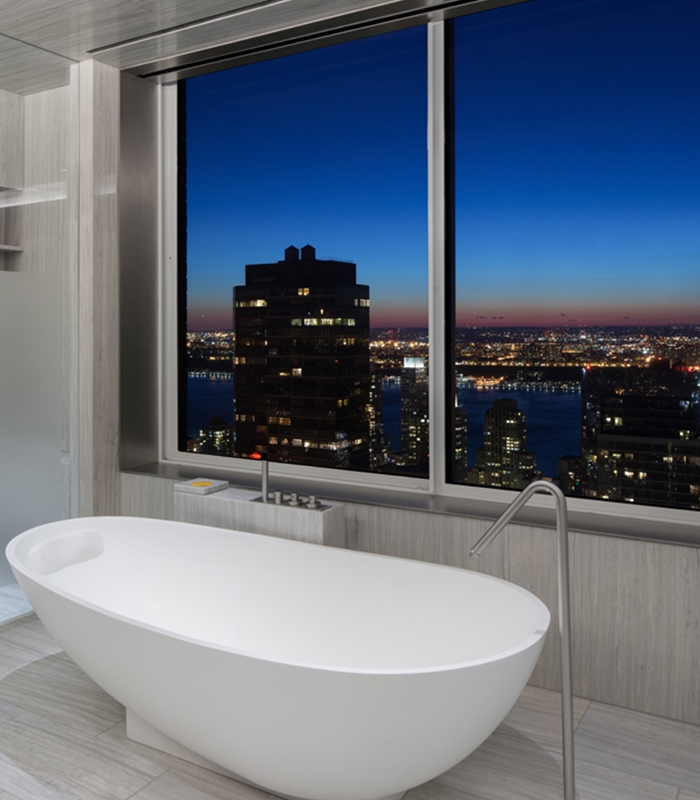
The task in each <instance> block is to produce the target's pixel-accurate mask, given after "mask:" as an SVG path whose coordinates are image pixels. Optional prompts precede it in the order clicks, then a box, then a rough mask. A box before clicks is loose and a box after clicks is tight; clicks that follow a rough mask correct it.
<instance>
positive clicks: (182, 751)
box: [126, 708, 406, 800]
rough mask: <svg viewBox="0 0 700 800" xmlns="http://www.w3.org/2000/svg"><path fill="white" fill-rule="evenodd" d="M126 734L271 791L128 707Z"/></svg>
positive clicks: (394, 799) (393, 798)
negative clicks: (196, 749) (202, 752)
mask: <svg viewBox="0 0 700 800" xmlns="http://www.w3.org/2000/svg"><path fill="white" fill-rule="evenodd" d="M126 736H127V738H128V739H131V741H132V742H138V743H139V744H145V745H146V746H147V747H152V748H153V749H154V750H160V751H161V753H167V754H168V755H171V756H176V757H177V758H181V759H182V760H183V761H188V762H189V763H190V764H196V765H197V766H198V767H204V768H205V769H208V770H211V772H216V773H218V774H219V775H224V776H226V777H227V778H233V780H236V781H239V782H240V783H245V784H246V785H247V786H253V787H254V788H255V789H262V790H263V791H265V792H269V791H270V789H268V788H267V787H265V786H260V785H259V784H257V783H251V781H249V780H246V779H245V778H242V777H241V776H240V775H236V773H235V772H231V771H230V770H228V769H226V768H225V767H221V766H219V764H215V763H214V762H213V761H209V759H207V758H204V757H203V756H200V755H199V754H198V753H195V752H193V751H192V750H189V749H188V748H187V747H183V746H182V745H181V744H179V743H178V742H176V741H175V740H174V739H171V738H170V737H169V736H166V735H165V734H164V733H161V732H160V731H158V730H156V729H155V728H153V727H152V726H151V725H149V724H148V723H147V722H144V721H143V720H142V719H141V718H140V717H139V716H137V715H136V714H134V712H133V711H131V710H129V709H128V708H127V709H126ZM405 794H406V792H399V793H398V794H392V795H388V796H387V797H378V798H377V800H401V798H402V797H403V796H404V795H405ZM275 795H276V796H277V797H282V798H284V800H300V798H298V797H292V796H291V795H288V794H280V793H279V792H275Z"/></svg>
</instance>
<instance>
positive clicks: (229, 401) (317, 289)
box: [181, 28, 428, 475]
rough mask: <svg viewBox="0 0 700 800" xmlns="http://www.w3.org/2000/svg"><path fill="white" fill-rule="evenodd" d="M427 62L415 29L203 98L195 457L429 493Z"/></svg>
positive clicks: (292, 64) (243, 79)
mask: <svg viewBox="0 0 700 800" xmlns="http://www.w3.org/2000/svg"><path fill="white" fill-rule="evenodd" d="M426 60H427V54H426V33H425V28H413V29H409V30H405V31H400V32H396V33H391V34H385V35H382V36H376V37H372V38H368V39H364V40H360V41H355V42H349V43H346V44H342V45H336V46H333V47H328V48H323V49H319V50H314V51H310V52H306V53H301V54H297V55H293V56H288V57H285V58H279V59H275V60H272V61H266V62H261V63H256V64H251V65H247V66H244V67H239V68H236V69H232V70H227V71H222V72H218V73H213V74H209V75H205V76H202V77H197V78H191V79H188V80H187V81H186V109H187V111H186V126H185V131H184V133H185V135H186V157H187V168H186V169H187V181H186V195H187V196H186V208H187V229H186V254H187V259H186V260H187V332H186V341H185V342H183V343H182V346H183V347H186V375H184V374H183V375H181V379H184V380H186V382H187V390H186V398H187V400H186V414H184V413H181V424H182V426H183V428H184V429H185V432H186V436H181V439H183V440H185V441H186V442H187V444H186V447H187V449H188V450H190V451H194V452H203V453H210V454H218V455H228V456H237V457H241V458H259V457H260V455H261V453H263V452H268V453H269V458H270V459H271V460H275V461H282V462H289V463H296V464H304V465H309V466H323V467H338V468H345V469H347V468H349V469H357V470H372V471H382V472H398V473H404V472H405V473H410V474H418V475H427V456H428V453H427V425H428V422H427V344H428V342H427V325H428V321H427V317H428V310H427V232H426V218H427V211H426V203H427V201H426V183H427V178H426V169H427V168H426V127H427V126H426V105H427V104H426ZM182 411H184V409H181V412H182Z"/></svg>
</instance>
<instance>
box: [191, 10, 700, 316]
mask: <svg viewBox="0 0 700 800" xmlns="http://www.w3.org/2000/svg"><path fill="white" fill-rule="evenodd" d="M698 41H700V4H698V3H697V0H694V1H693V2H691V1H690V0H680V1H679V0H670V1H669V2H664V3H662V4H659V3H658V0H654V1H653V0H531V2H529V3H524V4H522V5H520V6H515V7H511V8H505V9H497V10H495V11H490V12H485V13H481V14H475V15H471V16H469V17H462V18H460V19H458V20H457V21H456V23H455V69H456V104H457V107H456V140H457V286H458V324H459V325H489V326H491V325H504V326H516V325H524V324H527V325H543V326H554V325H564V324H567V325H570V324H575V325H579V324H587V325H595V324H630V325H631V324H668V323H699V322H700V302H699V301H700V213H699V212H700V148H699V147H698V139H699V138H700V47H699V46H698V44H697V43H698ZM426 56H427V47H426V32H425V29H424V28H413V29H409V30H406V31H399V32H396V33H392V34H385V35H382V36H375V37H371V38H369V39H365V40H362V41H358V42H350V43H347V44H344V45H339V46H334V47H329V48H323V49H319V50H315V51H311V52H308V53H302V54H299V55H295V56H291V57H287V58H284V59H276V60H272V61H268V62H263V63H259V64H252V65H249V66H246V67H241V68H239V69H235V70H228V71H225V72H219V73H212V74H210V75H206V76H202V77H199V78H193V79H190V80H189V81H188V91H187V103H188V129H187V136H188V213H189V223H188V237H189V244H188V246H189V251H188V270H189V271H188V276H189V327H190V329H191V330H213V329H221V328H230V327H231V325H232V323H231V288H232V287H233V286H234V285H236V284H239V283H243V282H244V281H243V267H244V265H245V264H247V263H262V262H269V261H276V260H278V259H281V258H282V257H283V251H284V249H285V247H287V246H288V245H290V244H294V245H296V246H297V247H301V246H303V245H305V244H308V243H310V244H312V245H314V246H315V247H316V249H317V254H318V256H319V257H321V258H324V257H326V258H339V259H347V260H351V261H354V262H356V263H357V265H358V281H359V282H360V283H367V284H369V285H370V291H371V298H372V316H371V322H372V325H373V326H376V327H387V326H426V325H427V289H428V282H427V229H426V218H427V200H426V193H427V163H426V125H427V120H426V104H427V89H426V74H425V62H426Z"/></svg>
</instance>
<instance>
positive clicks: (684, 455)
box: [582, 360, 700, 508]
mask: <svg viewBox="0 0 700 800" xmlns="http://www.w3.org/2000/svg"><path fill="white" fill-rule="evenodd" d="M582 400H583V402H582V407H583V437H582V443H583V454H582V458H583V461H584V464H585V467H586V470H587V473H588V476H587V486H588V489H587V491H586V494H588V495H589V496H591V497H600V498H603V499H606V500H623V501H627V502H639V503H647V504H658V505H669V504H673V503H677V504H682V505H683V506H684V507H686V508H700V416H699V412H700V403H699V400H698V379H697V375H696V374H695V373H692V372H685V371H683V370H676V369H672V368H671V367H670V365H669V363H668V362H667V361H663V360H660V361H659V362H657V363H656V364H655V365H653V366H652V367H648V368H644V367H628V368H624V369H623V368H607V367H599V368H591V369H588V370H586V372H585V375H584V380H583V396H582Z"/></svg>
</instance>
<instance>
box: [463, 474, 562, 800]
mask: <svg viewBox="0 0 700 800" xmlns="http://www.w3.org/2000/svg"><path fill="white" fill-rule="evenodd" d="M538 492H544V493H547V494H551V495H552V496H553V497H554V500H555V504H556V520H557V534H558V536H559V554H558V586H559V630H560V632H561V721H562V739H563V746H564V747H563V751H564V800H575V796H576V788H575V781H574V705H573V703H574V700H573V698H574V692H573V677H572V671H571V610H570V598H571V590H570V585H569V526H568V520H567V512H566V497H565V496H564V493H563V492H562V490H561V489H560V488H559V487H558V486H556V485H555V484H553V483H550V482H549V481H533V482H532V483H530V484H528V485H527V486H526V487H525V488H524V489H523V490H522V492H520V494H519V495H518V496H517V497H516V498H515V500H513V502H512V503H511V504H510V505H509V506H508V508H506V510H505V511H504V512H503V514H501V516H500V517H499V518H498V519H497V520H496V521H495V522H494V523H493V525H491V527H490V528H489V529H488V530H487V531H486V533H485V534H484V535H483V536H482V537H481V539H479V541H478V542H477V543H476V544H475V545H474V547H472V549H471V550H470V551H469V555H470V556H471V557H474V556H478V555H481V553H483V551H484V550H485V549H486V548H487V547H488V546H489V545H490V544H491V542H493V540H494V539H495V538H496V537H497V536H498V534H499V533H501V531H502V530H503V529H504V528H505V527H506V525H507V524H508V523H509V522H510V521H511V520H512V519H513V517H514V516H515V515H516V514H517V513H518V511H520V509H521V508H522V507H523V506H524V505H525V503H527V501H528V500H529V499H530V498H531V497H532V495H533V494H536V493H538Z"/></svg>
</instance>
